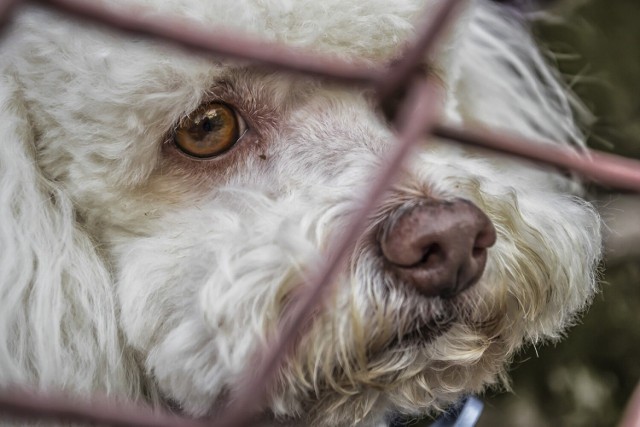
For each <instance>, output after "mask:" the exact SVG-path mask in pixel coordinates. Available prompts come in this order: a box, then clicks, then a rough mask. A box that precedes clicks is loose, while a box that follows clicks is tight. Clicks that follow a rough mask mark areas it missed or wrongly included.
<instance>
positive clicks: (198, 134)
mask: <svg viewBox="0 0 640 427" xmlns="http://www.w3.org/2000/svg"><path fill="white" fill-rule="evenodd" d="M239 136H240V135H239V125H238V119H237V116H236V113H235V112H234V111H233V110H232V109H231V107H229V106H227V105H225V104H222V103H219V102H212V103H209V104H206V105H203V106H201V107H200V108H198V109H197V110H196V111H194V112H193V113H192V114H190V115H189V116H188V117H187V118H185V119H184V120H182V121H181V122H180V124H179V125H178V128H177V129H176V133H175V137H174V141H175V144H176V146H177V147H178V148H179V149H180V150H182V151H183V152H184V153H186V154H188V155H190V156H193V157H198V158H210V157H215V156H217V155H220V154H222V153H224V152H225V151H227V150H228V149H229V148H231V147H232V146H233V144H235V143H236V141H237V140H238V138H239Z"/></svg>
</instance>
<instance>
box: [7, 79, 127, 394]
mask: <svg viewBox="0 0 640 427" xmlns="http://www.w3.org/2000/svg"><path fill="white" fill-rule="evenodd" d="M2 71H3V72H2V73H1V74H0V218H1V222H0V366H2V369H1V370H0V387H3V386H7V385H9V384H13V383H20V384H29V385H32V386H38V387H41V388H53V389H55V388H63V387H65V385H66V384H73V386H74V387H77V389H76V390H88V389H96V387H97V388H99V389H100V388H102V389H103V390H105V391H112V392H122V393H128V392H130V391H129V390H126V391H125V390H118V389H117V388H118V387H120V388H121V387H122V386H121V385H122V384H127V382H128V380H126V379H125V368H123V366H124V365H126V363H124V364H123V363H122V362H123V361H124V360H123V358H124V359H126V358H127V356H126V355H123V354H122V346H121V342H120V339H119V333H118V329H117V321H116V308H115V304H114V301H113V300H114V298H113V296H112V289H111V280H110V278H109V274H108V271H107V269H106V268H105V267H104V264H103V263H102V262H101V260H100V257H99V255H98V254H97V253H96V250H95V248H94V245H93V244H92V242H91V240H90V239H89V237H88V236H87V235H86V234H85V233H84V232H82V231H81V229H80V228H79V227H78V226H77V224H76V219H75V213H74V209H73V205H72V203H71V201H70V200H69V198H68V197H67V196H66V194H65V192H64V190H63V189H62V188H61V187H60V186H59V185H57V184H56V183H54V182H52V181H50V180H48V179H47V178H46V177H45V176H43V174H42V173H41V171H40V168H39V167H38V160H39V154H38V153H36V148H35V147H36V144H35V142H36V139H35V138H36V135H37V130H36V129H34V128H33V127H32V124H31V122H30V120H29V111H28V106H27V103H26V102H25V101H24V100H23V97H22V92H23V91H22V87H21V86H20V83H19V76H18V74H17V73H15V72H13V73H11V72H7V70H6V69H5V70H2ZM127 375H128V374H127ZM68 391H72V390H68Z"/></svg>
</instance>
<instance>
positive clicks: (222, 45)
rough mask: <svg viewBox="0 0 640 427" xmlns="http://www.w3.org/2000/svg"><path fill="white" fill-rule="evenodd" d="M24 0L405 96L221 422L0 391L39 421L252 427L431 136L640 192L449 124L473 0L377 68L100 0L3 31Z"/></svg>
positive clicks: (591, 169)
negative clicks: (408, 161)
mask: <svg viewBox="0 0 640 427" xmlns="http://www.w3.org/2000/svg"><path fill="white" fill-rule="evenodd" d="M23 3H32V4H38V5H40V6H41V7H45V8H50V9H55V10H57V11H61V12H64V13H66V14H68V15H70V16H73V17H75V18H78V19H81V20H85V21H92V22H94V23H98V24H101V25H104V26H105V27H108V28H111V29H116V30H119V31H122V32H124V33H126V34H129V35H132V36H137V37H145V38H152V39H157V40H162V41H164V42H166V43H169V44H172V45H177V46H180V47H182V48H183V49H186V50H188V51H192V52H194V53H195V54H198V55H206V56H216V57H220V56H223V57H226V58H230V59H239V60H248V61H251V62H253V63H255V64H259V65H261V66H264V67H267V68H270V69H273V70H279V71H284V72H288V73H302V74H305V75H311V76H315V77H318V78H322V79H325V80H333V81H335V82H339V83H341V84H343V85H344V86H345V90H348V89H349V87H354V86H356V87H363V86H368V87H373V88H374V90H375V93H376V94H377V96H378V102H379V104H380V106H381V107H382V110H383V111H388V110H389V109H388V108H385V107H388V106H389V105H390V103H391V102H397V99H398V96H401V98H402V102H401V106H400V109H399V110H398V114H397V115H396V116H395V117H393V118H390V119H392V126H393V127H394V128H395V131H396V135H397V137H396V141H395V144H394V148H393V149H392V151H391V152H390V154H389V156H388V158H387V159H386V161H385V163H384V164H383V165H382V166H381V167H380V169H379V170H378V171H377V172H376V173H375V175H374V176H373V177H372V179H371V180H370V181H369V182H371V183H372V184H371V185H370V186H369V187H368V188H367V189H366V194H367V197H365V198H364V200H363V202H362V204H361V206H360V207H359V208H358V210H357V212H356V213H355V214H354V215H353V216H352V218H351V221H350V223H349V224H348V226H347V227H346V228H345V230H346V231H345V232H344V233H342V234H341V235H340V236H339V237H338V239H337V240H336V241H334V242H333V243H332V245H331V246H330V247H331V250H330V251H327V253H328V254H330V255H328V256H327V257H325V258H322V259H320V260H319V265H320V268H319V269H318V270H317V271H318V272H317V273H316V275H315V276H314V277H312V278H311V279H310V283H309V284H308V286H306V287H305V293H304V294H303V295H301V297H300V298H299V300H298V301H297V303H296V304H295V305H294V306H293V307H292V308H291V312H290V313H288V314H287V315H286V316H284V317H285V318H286V319H288V321H287V322H286V323H285V324H283V325H282V326H281V330H280V331H279V333H278V334H277V335H276V336H277V338H276V339H275V340H274V341H273V342H272V343H271V345H270V346H269V350H268V353H267V354H266V355H263V357H261V358H260V359H259V360H262V361H263V362H262V364H261V365H260V366H258V367H257V369H254V370H253V371H252V373H251V376H250V378H247V381H244V382H243V383H244V384H246V385H245V387H243V388H241V389H240V390H238V391H237V392H236V395H235V396H233V397H232V399H230V401H231V402H232V404H231V406H230V407H229V408H228V409H227V410H226V411H224V412H223V413H222V414H220V415H219V416H218V417H216V419H211V420H193V419H188V418H183V417H179V416H176V415H173V414H170V413H168V412H165V411H162V410H158V409H152V408H149V407H146V406H143V405H137V404H132V403H131V404H123V403H116V402H115V401H113V400H110V399H108V398H106V397H99V396H94V397H93V398H92V399H91V400H90V401H80V400H78V399H75V398H69V397H65V396H64V395H55V394H49V393H47V394H43V393H39V392H36V391H33V390H24V389H12V390H7V391H5V392H2V393H0V413H2V414H4V415H6V416H10V417H12V418H20V419H32V420H42V419H48V420H64V421H68V422H88V423H97V424H102V425H105V424H106V425H112V426H135V427H151V426H158V427H159V426H183V427H198V426H209V427H211V426H225V427H240V426H246V425H250V424H251V420H252V417H253V415H254V414H255V412H256V411H257V410H259V409H260V407H261V405H262V404H263V402H264V399H265V393H266V390H267V385H268V384H269V381H270V380H271V378H272V377H273V376H274V374H275V373H276V372H277V370H278V369H279V367H280V366H281V365H282V363H283V361H284V360H285V358H286V357H287V354H288V353H289V351H290V350H291V349H292V347H293V342H294V340H295V338H296V337H298V336H299V334H301V333H303V332H304V328H305V325H308V324H309V323H310V321H311V319H310V313H313V312H314V308H315V307H316V306H318V305H319V304H321V301H322V296H323V294H324V293H325V291H326V289H327V288H328V287H329V286H330V284H331V283H332V278H333V277H334V276H335V275H336V273H337V271H338V269H339V266H340V265H341V263H342V261H343V260H344V259H345V258H346V257H347V256H348V254H349V253H350V252H351V251H352V250H353V248H354V245H355V242H356V240H357V239H358V237H359V236H360V234H361V233H362V231H363V224H365V223H366V221H365V220H366V218H367V217H368V216H369V215H370V213H371V212H373V210H374V209H375V208H376V206H377V205H378V203H379V202H380V201H381V198H382V195H383V194H384V192H385V191H386V190H387V189H388V188H390V186H391V185H392V183H393V182H394V178H395V177H396V175H397V174H398V171H399V170H400V168H401V166H402V164H403V161H404V160H405V158H406V157H407V155H408V153H410V151H411V149H412V147H414V146H415V145H416V144H417V143H419V142H420V141H423V140H424V139H425V136H426V137H428V136H435V137H438V138H442V139H447V140H451V141H455V142H458V143H462V144H470V145H474V146H478V147H482V148H486V149H489V150H494V151H498V152H501V153H505V154H510V155H514V156H518V157H520V158H524V159H528V160H533V161H537V162H543V163H545V164H548V165H553V166H556V167H559V168H562V169H564V170H568V171H572V172H575V173H577V174H579V175H580V176H582V177H583V178H584V179H587V180H591V181H593V182H594V183H596V184H600V185H604V186H608V187H612V188H617V189H622V190H627V191H633V192H639V193H640V162H638V161H634V160H630V159H625V158H621V157H618V156H614V155H611V154H606V153H602V152H597V151H593V150H588V149H584V150H582V151H581V152H579V153H578V152H576V151H575V150H573V149H570V148H564V147H563V146H561V145H556V146H550V145H549V144H545V143H541V142H540V141H531V140H527V139H525V138H522V137H520V136H516V135H510V134H507V133H500V132H493V131H487V130H484V129H469V128H463V127H456V126H451V125H449V124H445V123H443V122H441V121H440V111H439V108H438V106H439V105H440V102H438V100H439V99H441V97H442V93H441V89H440V88H439V86H438V85H437V84H436V83H434V82H432V81H431V80H430V79H429V78H428V77H427V76H425V75H424V73H421V72H420V69H421V66H422V61H423V58H425V57H428V56H429V54H430V53H432V52H434V51H435V50H436V49H437V48H438V41H439V40H440V37H441V36H442V34H443V33H444V31H445V30H446V28H447V27H448V25H450V24H451V22H452V21H453V20H454V19H455V17H456V13H457V11H458V10H459V9H460V8H461V6H462V5H463V3H464V0H449V1H446V2H441V3H440V4H439V6H438V8H437V9H436V10H432V11H430V13H429V15H428V16H425V17H424V19H423V20H422V21H421V23H420V24H419V25H418V27H417V30H416V36H415V40H414V41H413V42H412V43H411V44H410V45H409V47H408V48H406V49H405V51H404V54H403V55H402V56H400V60H396V61H394V62H392V63H384V64H379V65H378V66H371V65H369V64H366V65H365V64H363V63H358V62H357V61H349V60H344V59H339V58H335V57H330V56H327V55H321V54H317V53H313V52H310V51H306V50H301V49H294V48H291V47H287V46H284V45H282V44H278V43H272V42H264V41H259V40H257V39H254V38H252V37H249V36H247V35H245V34H238V33H237V32H235V31H229V30H224V31H222V30H211V29H209V28H205V27H203V26H201V25H198V24H195V23H192V22H188V21H184V20H180V19H176V18H174V17H168V16H167V17H164V18H158V17H154V19H153V20H150V19H145V18H140V17H139V15H137V14H133V13H127V12H126V11H122V10H120V11H115V10H112V9H108V8H105V7H104V6H101V5H99V4H96V3H92V2H87V1H81V0H30V1H27V0H4V1H0V31H1V30H3V29H4V27H6V26H7V24H8V23H10V21H11V16H12V14H13V13H14V12H15V11H16V9H17V8H18V7H19V6H21V5H22V4H23ZM636 395H638V393H636ZM633 401H634V402H635V403H632V404H631V405H630V406H629V410H628V414H629V415H628V416H627V418H626V421H625V423H626V424H624V425H625V426H631V425H637V424H633V423H634V422H636V423H637V422H639V421H640V396H637V397H636V398H635V399H634V400H633Z"/></svg>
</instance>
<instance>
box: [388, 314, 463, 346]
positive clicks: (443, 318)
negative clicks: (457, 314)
mask: <svg viewBox="0 0 640 427" xmlns="http://www.w3.org/2000/svg"><path fill="white" fill-rule="evenodd" d="M454 320H455V319H454V317H453V316H451V315H448V314H440V315H437V316H434V317H433V318H432V319H429V320H428V321H421V322H417V323H416V325H415V326H414V327H412V328H411V329H409V330H407V331H405V332H403V333H402V334H400V335H398V336H397V337H396V338H394V340H393V341H392V342H391V346H392V347H396V346H407V345H412V346H413V345H425V344H428V343H430V342H431V341H433V340H434V339H436V338H437V337H439V336H441V335H442V334H444V333H445V332H446V331H447V330H448V329H449V328H450V327H451V325H452V324H453V322H454Z"/></svg>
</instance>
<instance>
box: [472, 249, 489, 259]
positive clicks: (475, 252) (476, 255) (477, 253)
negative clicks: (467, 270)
mask: <svg viewBox="0 0 640 427" xmlns="http://www.w3.org/2000/svg"><path fill="white" fill-rule="evenodd" d="M486 252H487V250H486V249H485V248H479V247H475V248H473V249H472V250H471V256H472V257H473V258H480V257H481V256H482V255H484V254H485V253H486Z"/></svg>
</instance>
